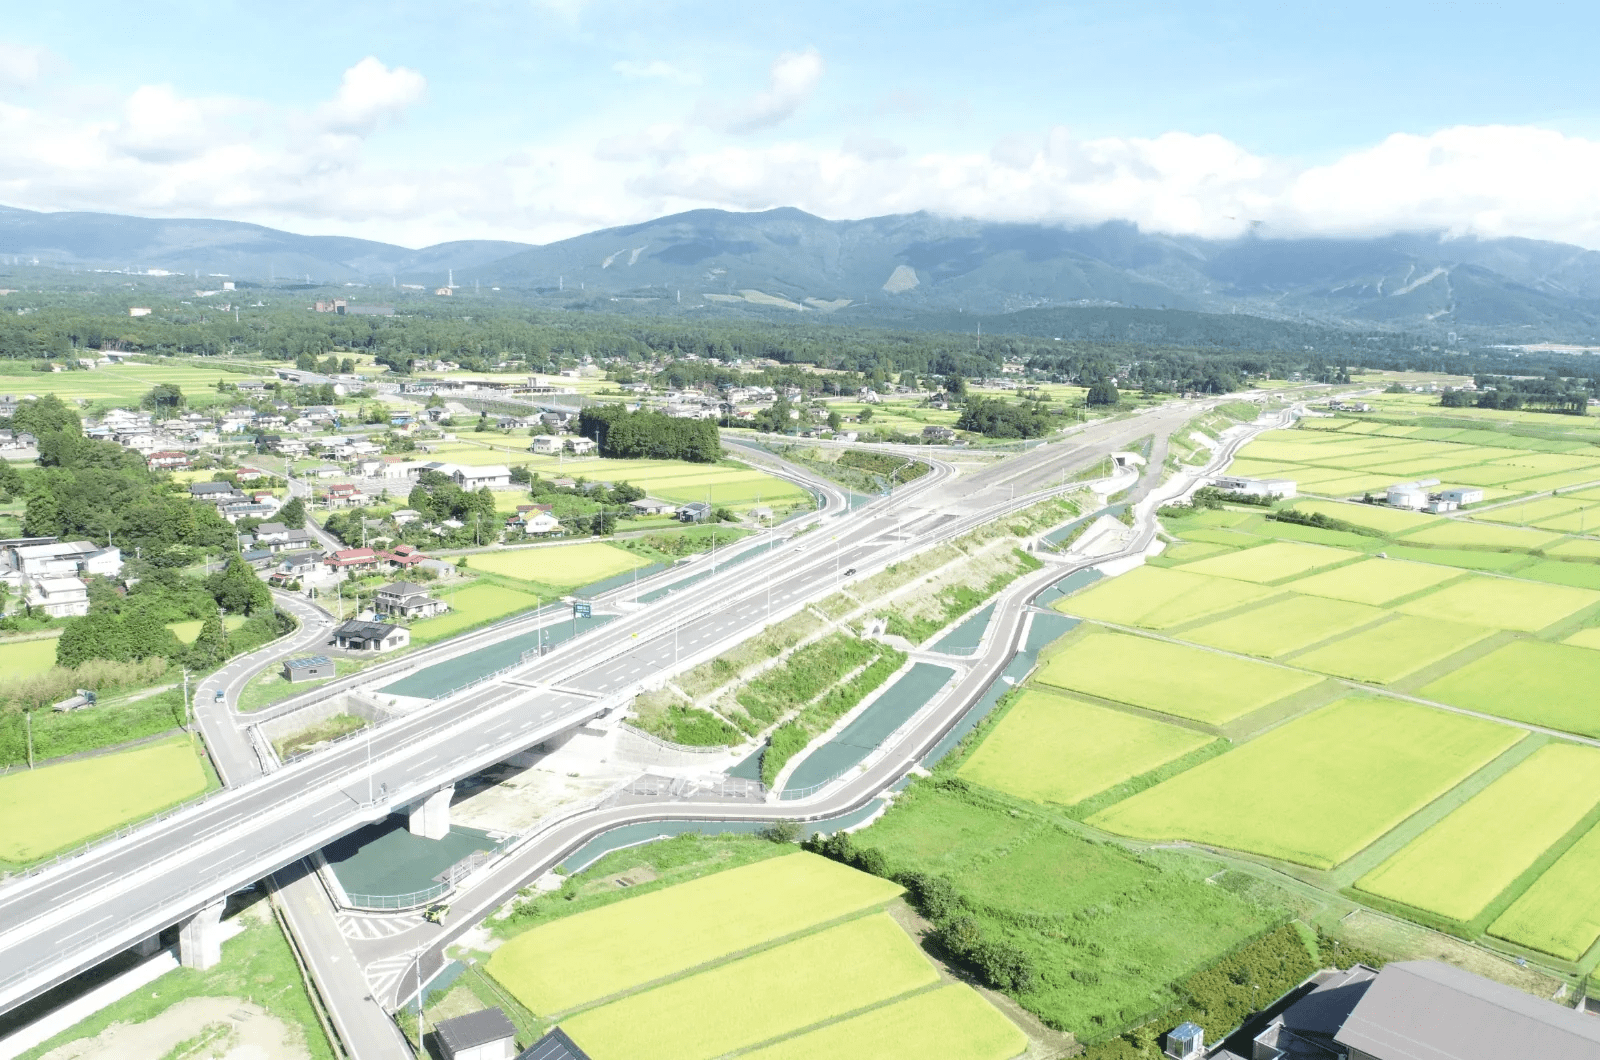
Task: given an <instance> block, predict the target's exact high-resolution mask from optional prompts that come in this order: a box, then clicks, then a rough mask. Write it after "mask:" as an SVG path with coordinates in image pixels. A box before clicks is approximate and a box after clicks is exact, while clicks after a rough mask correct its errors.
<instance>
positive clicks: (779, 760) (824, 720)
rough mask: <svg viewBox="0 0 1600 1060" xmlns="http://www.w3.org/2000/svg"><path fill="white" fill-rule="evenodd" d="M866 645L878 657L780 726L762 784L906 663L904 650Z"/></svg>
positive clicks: (770, 746)
mask: <svg viewBox="0 0 1600 1060" xmlns="http://www.w3.org/2000/svg"><path fill="white" fill-rule="evenodd" d="M857 643H867V644H869V646H870V647H871V648H872V649H873V650H874V651H876V652H877V658H876V659H874V660H873V661H872V662H871V663H870V664H868V665H867V666H866V667H865V668H863V669H862V671H861V672H860V673H858V674H856V675H855V677H853V678H851V679H850V680H849V681H847V682H846V683H844V684H842V685H839V686H837V687H835V688H833V689H832V690H831V691H829V692H828V694H827V695H825V696H823V697H822V698H821V699H820V700H818V701H817V702H815V703H812V704H811V705H810V706H808V707H806V709H804V710H802V711H801V712H800V713H799V715H798V716H796V717H795V718H793V719H791V720H790V721H787V722H785V723H784V724H783V725H780V726H779V727H778V728H777V729H776V730H775V731H774V732H773V734H772V739H771V740H770V741H769V742H768V744H767V747H766V750H765V751H763V752H762V754H761V782H762V783H763V784H766V785H767V786H768V787H771V786H772V784H773V782H774V781H775V780H777V778H778V774H779V773H780V772H782V771H783V767H784V766H785V765H787V764H788V762H789V760H790V759H791V758H793V757H794V756H795V755H797V754H799V753H800V752H801V751H803V750H805V749H806V747H807V746H808V745H809V744H810V743H811V741H812V740H814V739H816V738H817V737H818V736H819V735H821V734H822V733H824V732H827V731H828V730H829V729H830V728H832V727H833V723H834V722H836V721H838V720H839V719H840V718H842V717H844V716H845V715H846V714H848V713H850V711H852V710H854V709H855V708H856V706H857V705H859V704H860V703H861V701H862V700H863V699H865V698H866V697H867V696H869V695H871V694H872V693H873V692H876V691H877V690H878V688H879V686H880V685H882V684H883V683H884V682H885V681H887V680H888V679H889V678H890V677H891V676H893V674H894V672H895V671H896V670H898V669H900V667H901V666H902V665H903V664H904V663H905V660H906V656H905V653H904V652H902V651H897V650H895V649H894V648H891V647H889V646H888V645H885V644H876V643H872V642H860V641H858V642H857Z"/></svg>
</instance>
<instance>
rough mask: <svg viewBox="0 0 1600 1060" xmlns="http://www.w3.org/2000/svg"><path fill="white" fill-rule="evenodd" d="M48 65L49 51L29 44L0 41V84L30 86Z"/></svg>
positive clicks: (36, 81)
mask: <svg viewBox="0 0 1600 1060" xmlns="http://www.w3.org/2000/svg"><path fill="white" fill-rule="evenodd" d="M49 65H50V53H49V52H47V51H45V50H44V49H43V48H39V47H34V46H31V45H22V44H11V43H9V42H7V41H0V85H3V86H6V87H8V88H32V87H33V86H34V85H35V84H37V83H38V81H39V79H40V78H41V77H42V76H44V72H45V68H46V67H47V66H49Z"/></svg>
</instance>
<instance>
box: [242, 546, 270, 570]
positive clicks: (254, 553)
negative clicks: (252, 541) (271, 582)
mask: <svg viewBox="0 0 1600 1060" xmlns="http://www.w3.org/2000/svg"><path fill="white" fill-rule="evenodd" d="M239 558H240V559H242V560H244V561H245V562H246V563H248V564H249V565H250V568H251V569H252V570H266V569H267V568H268V567H270V566H272V550H271V549H266V548H252V549H250V550H249V551H247V552H241V553H240V554H239Z"/></svg>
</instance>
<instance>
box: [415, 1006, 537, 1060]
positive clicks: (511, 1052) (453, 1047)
mask: <svg viewBox="0 0 1600 1060" xmlns="http://www.w3.org/2000/svg"><path fill="white" fill-rule="evenodd" d="M433 1033H434V1036H435V1039H436V1040H437V1041H438V1043H439V1051H440V1052H442V1053H443V1054H444V1060H511V1058H512V1057H513V1056H515V1055H516V1052H517V1043H516V1037H517V1028H516V1027H515V1026H513V1025H512V1023H511V1021H510V1020H509V1019H507V1018H506V1014H505V1013H504V1012H502V1011H500V1010H499V1009H497V1008H486V1009H480V1010H479V1011H477V1012H469V1013H467V1014H466V1015H465V1016H457V1017H455V1018H454V1019H448V1020H441V1021H440V1022H439V1023H438V1024H437V1025H436V1026H435V1027H434V1028H433Z"/></svg>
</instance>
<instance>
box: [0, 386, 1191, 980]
mask: <svg viewBox="0 0 1600 1060" xmlns="http://www.w3.org/2000/svg"><path fill="white" fill-rule="evenodd" d="M1192 414H1193V412H1192V410H1188V409H1187V408H1186V407H1184V406H1174V407H1172V408H1170V409H1168V410H1166V411H1164V412H1163V413H1161V414H1160V415H1145V416H1140V417H1133V418H1129V419H1126V420H1118V421H1113V422H1110V423H1107V424H1104V425H1103V426H1102V427H1100V428H1098V429H1096V430H1094V431H1093V432H1092V433H1091V432H1084V433H1082V434H1080V435H1078V436H1077V437H1076V438H1075V439H1074V441H1075V443H1076V444H1071V445H1052V446H1044V447H1041V448H1038V449H1035V450H1033V451H1032V452H1030V453H1028V454H1026V455H1024V456H1021V457H1018V458H1017V459H1016V460H1013V461H1007V462H1005V463H1003V464H1001V465H998V466H997V467H995V468H991V469H986V470H985V471H983V472H979V473H977V474H976V475H972V476H967V477H958V476H954V475H953V474H951V473H950V472H951V470H952V469H950V468H949V466H948V465H943V466H942V467H939V468H936V473H935V474H932V475H929V476H925V477H924V478H923V479H920V480H918V481H917V482H915V483H912V484H911V485H909V486H907V487H903V488H902V490H901V491H897V493H896V494H894V495H893V496H891V497H889V498H884V499H881V500H879V501H875V502H873V503H872V504H870V505H868V506H866V507H864V508H860V509H857V510H856V511H855V512H843V511H841V512H839V513H838V514H837V515H835V516H834V517H832V518H831V519H828V520H825V521H824V523H823V529H822V530H820V531H818V532H816V533H815V534H814V535H808V536H803V537H801V538H799V539H797V541H796V543H795V546H794V549H793V550H792V551H788V552H784V553H781V554H778V555H775V556H774V558H773V559H772V560H771V561H770V562H765V563H763V564H762V565H761V567H760V570H759V575H757V574H756V573H755V572H752V571H751V570H749V569H746V568H737V567H736V568H733V569H732V570H730V571H728V572H727V573H725V574H723V573H719V574H718V575H717V576H716V577H713V578H708V579H706V580H704V581H702V582H700V583H698V584H696V585H693V586H689V587H687V588H685V589H684V590H683V591H681V592H679V593H675V594H673V595H671V596H669V597H667V598H665V599H663V600H660V601H658V602H657V603H654V604H651V605H648V606H646V607H644V608H642V609H640V610H639V611H637V612H634V613H632V614H629V615H625V616H623V617H622V618H621V619H618V620H616V621H613V622H611V623H610V624H608V625H606V626H604V627H601V628H600V629H598V630H596V631H594V632H592V633H589V634H587V635H585V636H584V637H583V638H582V640H581V641H580V642H578V643H576V644H573V645H572V646H571V647H570V648H568V649H567V650H565V651H564V652H561V653H559V654H555V655H550V656H545V657H542V658H536V659H533V660H531V661H529V662H528V663H527V664H526V665H525V666H521V667H518V668H517V669H515V670H513V671H511V672H509V673H506V674H503V675H499V676H497V677H495V678H494V679H492V680H489V681H486V682H485V683H483V684H481V685H479V686H477V687H473V688H469V689H467V690H464V691H462V692H460V693H457V694H454V695H452V696H449V697H447V698H445V699H443V700H440V701H438V702H436V703H434V704H433V705H431V706H429V707H425V708H422V709H420V710H418V711H416V712H414V713H412V714H409V715H405V716H402V717H400V718H398V719H395V720H393V721H390V722H387V723H385V724H383V725H380V726H378V727H376V728H374V729H370V730H366V731H364V732H363V733H361V734H358V735H357V736H356V737H353V738H347V739H346V740H343V741H341V742H339V743H337V744H335V745H333V746H331V747H329V748H327V749H326V750H324V751H321V752H319V753H318V754H316V755H311V756H308V757H307V758H305V759H303V760H300V761H296V762H294V763H292V764H290V765H288V766H287V767H285V768H283V769H281V770H278V771H276V772H272V773H269V774H267V775H265V776H263V777H260V778H259V779H256V780H253V781H250V782H248V783H245V784H243V785H242V786H239V787H236V788H232V789H228V790H224V791H221V792H218V793H216V794H215V795H213V796H211V797H209V798H208V799H206V800H204V801H203V802H201V803H199V804H197V805H194V806H191V807H188V808H185V809H184V810H182V811H180V812H179V813H177V814H175V815H173V816H171V817H168V818H166V819H163V820H159V821H156V822H153V823H151V824H148V825H146V826H145V827H142V828H140V829H138V830H136V831H135V832H133V833H131V834H129V835H127V836H124V837H121V838H118V839H114V840H111V841H108V842H105V843H103V844H101V845H99V846H96V847H94V848H92V849H90V850H89V851H88V852H86V853H84V854H83V855H81V856H79V857H76V858H73V859H71V860H70V861H67V862H64V863H62V864H59V865H55V866H51V867H49V868H47V869H45V870H44V871H41V872H38V873H36V874H34V875H31V876H29V877H26V878H23V879H20V880H17V881H13V882H12V883H10V884H9V885H7V886H4V887H0V925H3V926H0V1012H3V1011H8V1010H10V1009H11V1008H13V1007H15V1006H16V1005H18V1004H21V1003H22V1002H24V1001H26V1000H28V999H30V998H32V997H35V996H37V995H38V994H39V993H41V992H43V991H44V990H47V989H49V988H50V987H51V986H54V985H56V984H58V983H60V982H63V981H64V980H66V979H68V978H70V977H71V976H73V975H75V974H77V973H78V972H80V971H83V970H84V969H86V968H89V967H91V966H93V965H94V964H96V963H98V962H100V961H102V960H104V959H106V958H107V957H109V956H111V955H113V954H115V953H117V952H120V951H121V950H124V949H127V948H130V947H136V946H144V945H148V943H149V940H151V939H153V937H154V936H156V935H157V934H158V933H159V932H161V931H163V930H164V929H166V928H168V927H170V926H172V925H174V924H182V925H183V931H182V933H181V941H182V942H183V943H184V944H186V948H187V956H188V959H189V960H191V961H192V962H194V963H197V964H204V963H206V962H207V961H208V960H210V959H214V953H215V949H216V946H217V945H218V943H217V942H216V938H217V934H216V924H217V921H218V919H219V918H220V913H221V907H222V902H223V900H224V899H225V898H226V896H227V895H228V894H230V893H232V892H233V891H235V890H238V889H241V888H243V887H245V886H248V885H250V884H252V883H254V882H255V881H257V880H259V879H261V878H263V877H265V876H267V875H268V874H270V873H272V872H273V871H275V870H277V869H279V868H281V867H283V866H285V865H288V864H291V863H292V862H295V861H297V860H299V859H300V858H303V857H304V856H306V855H307V854H309V853H311V852H312V851H314V850H317V849H319V848H321V847H323V846H325V845H326V844H328V843H329V842H331V841H332V840H334V839H336V838H338V837H339V836H342V835H344V834H346V833H348V832H351V831H353V830H355V829H357V828H359V827H361V826H363V825H365V824H367V823H369V822H371V821H374V820H377V819H381V818H382V817H384V816H387V815H388V814H390V813H392V812H396V811H406V812H410V813H412V815H413V823H414V827H415V828H417V829H419V830H423V831H436V830H438V828H439V826H440V821H441V819H442V818H441V814H440V810H441V809H442V808H443V807H444V806H446V805H447V803H448V800H447V798H442V797H441V794H440V793H441V792H447V791H448V790H449V789H450V788H451V787H452V786H453V784H454V783H455V782H456V781H458V780H460V779H462V778H464V777H466V776H470V775H472V774H474V773H477V772H480V771H482V770H483V769H485V768H487V767H489V766H491V765H493V764H495V763H497V762H500V761H503V760H505V759H506V758H508V757H511V756H512V755H514V754H516V753H518V752H520V751H522V750H525V749H527V748H529V747H532V746H535V745H537V744H539V743H542V742H544V741H546V740H548V739H551V738H552V737H554V736H556V735H558V734H560V733H562V732H565V731H568V730H570V729H572V728H574V727H577V726H580V725H583V724H584V723H586V722H588V721H590V720H592V719H595V718H597V717H600V716H601V715H603V714H606V713H607V712H609V711H613V710H616V709H619V708H621V707H622V706H624V705H625V704H626V703H627V702H628V700H629V698H630V697H631V695H632V694H633V692H634V691H635V690H637V689H638V688H639V687H641V686H642V685H643V684H644V682H646V681H648V680H651V679H652V678H654V677H655V676H656V675H659V674H661V673H663V672H670V671H672V670H674V669H677V668H680V667H681V666H683V665H687V664H688V663H689V662H692V661H694V660H695V659H696V658H697V657H700V656H704V655H708V654H713V653H714V652H716V651H718V650H721V648H722V647H723V646H724V645H726V644H730V643H734V642H737V641H738V640H741V639H743V638H745V637H747V636H748V635H750V634H751V633H752V632H754V631H755V630H758V629H760V628H761V627H762V626H763V625H764V624H765V623H766V622H768V621H773V620H777V619H778V618H781V617H783V616H784V615H786V614H789V613H792V612H793V611H795V610H798V609H799V608H801V607H803V606H804V605H805V604H806V603H807V602H808V601H810V600H811V599H813V598H816V597H818V596H822V595H825V594H827V593H830V592H832V591H834V589H835V588H836V587H837V586H838V585H839V584H840V582H841V581H842V580H843V577H842V572H843V571H845V570H847V569H849V568H851V567H854V568H856V569H857V570H859V571H862V572H866V571H867V570H868V569H870V568H873V567H876V566H881V565H885V564H887V563H889V562H892V561H893V560H894V559H895V558H897V557H898V556H899V555H901V554H902V553H903V551H904V549H905V546H906V542H907V541H908V540H916V541H918V542H919V543H923V544H926V543H932V542H934V541H937V540H941V539H944V538H948V537H952V536H956V535H959V534H961V533H964V532H966V530H968V529H970V528H972V527H973V526H976V525H979V524H981V523H982V522H986V521H988V520H989V519H992V518H994V517H995V516H997V515H999V514H1003V513H1004V512H1005V511H1006V510H1010V509H1013V508H1020V507H1022V506H1024V505H1026V504H1029V503H1032V502H1033V501H1035V500H1037V499H1038V497H1037V495H1031V496H1030V494H1033V492H1034V490H1035V489H1037V488H1038V487H1039V486H1040V485H1041V484H1042V485H1044V486H1046V487H1048V486H1051V485H1055V484H1057V483H1058V482H1059V481H1060V480H1061V478H1062V473H1063V472H1065V473H1071V472H1072V471H1074V470H1077V469H1081V468H1083V467H1087V466H1092V464H1093V463H1094V462H1096V461H1098V460H1100V459H1102V458H1103V457H1104V455H1105V454H1106V453H1108V452H1110V451H1113V450H1116V449H1119V448H1125V447H1126V446H1128V445H1129V444H1130V443H1131V442H1133V441H1134V440H1136V439H1137V438H1140V437H1143V436H1144V435H1147V434H1151V433H1156V434H1157V435H1158V436H1161V432H1162V431H1163V430H1165V431H1168V432H1170V430H1172V429H1173V428H1175V427H1176V426H1177V425H1178V424H1179V423H1181V422H1183V421H1184V420H1185V419H1187V418H1188V417H1189V416H1191V415H1192Z"/></svg>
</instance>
